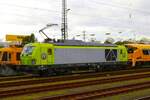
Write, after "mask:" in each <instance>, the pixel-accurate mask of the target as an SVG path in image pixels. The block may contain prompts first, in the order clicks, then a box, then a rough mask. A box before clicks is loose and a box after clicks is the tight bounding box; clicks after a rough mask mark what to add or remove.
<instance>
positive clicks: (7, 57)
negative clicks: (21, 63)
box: [2, 52, 11, 61]
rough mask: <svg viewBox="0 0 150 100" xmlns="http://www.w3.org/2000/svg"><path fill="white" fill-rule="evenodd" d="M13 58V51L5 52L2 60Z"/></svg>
mask: <svg viewBox="0 0 150 100" xmlns="http://www.w3.org/2000/svg"><path fill="white" fill-rule="evenodd" d="M10 60H11V53H8V52H4V53H3V56H2V61H10Z"/></svg>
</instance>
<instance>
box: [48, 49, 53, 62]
mask: <svg viewBox="0 0 150 100" xmlns="http://www.w3.org/2000/svg"><path fill="white" fill-rule="evenodd" d="M47 53H48V59H47V63H48V64H52V63H53V59H52V56H53V55H52V54H53V53H52V48H48V49H47Z"/></svg>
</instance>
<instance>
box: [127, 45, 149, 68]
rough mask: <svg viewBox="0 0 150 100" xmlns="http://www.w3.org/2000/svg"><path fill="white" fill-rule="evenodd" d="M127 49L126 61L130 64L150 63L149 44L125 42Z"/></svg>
mask: <svg viewBox="0 0 150 100" xmlns="http://www.w3.org/2000/svg"><path fill="white" fill-rule="evenodd" d="M126 47H127V49H128V61H129V62H131V63H132V66H133V67H134V66H136V65H141V64H149V63H150V45H149V44H126Z"/></svg>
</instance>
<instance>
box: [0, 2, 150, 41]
mask: <svg viewBox="0 0 150 100" xmlns="http://www.w3.org/2000/svg"><path fill="white" fill-rule="evenodd" d="M67 4H68V8H69V9H71V10H70V11H69V12H68V27H69V30H68V32H69V37H70V38H72V37H73V36H76V35H78V34H82V32H83V31H86V33H87V34H95V37H94V38H96V40H100V41H103V40H104V39H105V38H107V37H108V36H106V35H105V33H111V35H110V36H111V37H113V38H115V39H123V38H124V39H127V38H136V39H139V38H141V37H150V33H149V32H150V11H149V9H150V0H68V1H67ZM61 10H62V0H0V13H1V15H0V34H1V37H0V38H1V39H2V38H3V39H4V37H5V34H30V33H35V35H36V37H37V38H38V39H39V40H42V39H43V37H41V35H40V34H39V33H38V31H39V30H40V29H41V28H43V27H44V26H45V25H46V24H48V23H54V24H59V26H58V27H52V28H51V29H48V30H46V33H47V34H48V35H49V37H58V36H60V35H61V32H60V27H61ZM120 32H122V33H120ZM119 33H120V34H119ZM110 36H109V37H110ZM87 38H92V37H90V36H87ZM77 39H81V37H80V38H79V37H77Z"/></svg>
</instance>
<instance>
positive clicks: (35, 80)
mask: <svg viewBox="0 0 150 100" xmlns="http://www.w3.org/2000/svg"><path fill="white" fill-rule="evenodd" d="M149 71H150V69H137V70H122V71H114V72H104V73H89V74H74V75H67V76H56V77H44V78H43V77H42V78H41V77H34V76H18V77H6V78H0V88H4V87H13V86H23V85H31V84H32V85H34V84H41V83H42V84H43V83H50V82H60V81H69V80H77V79H85V78H96V77H105V76H112V75H121V74H130V73H143V72H144V73H145V72H149Z"/></svg>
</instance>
